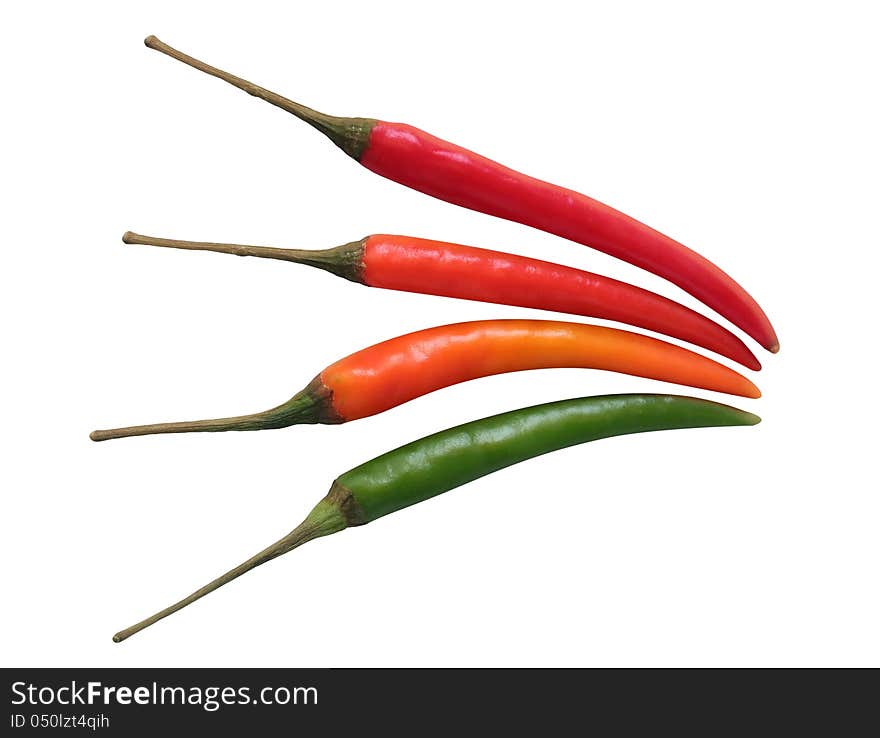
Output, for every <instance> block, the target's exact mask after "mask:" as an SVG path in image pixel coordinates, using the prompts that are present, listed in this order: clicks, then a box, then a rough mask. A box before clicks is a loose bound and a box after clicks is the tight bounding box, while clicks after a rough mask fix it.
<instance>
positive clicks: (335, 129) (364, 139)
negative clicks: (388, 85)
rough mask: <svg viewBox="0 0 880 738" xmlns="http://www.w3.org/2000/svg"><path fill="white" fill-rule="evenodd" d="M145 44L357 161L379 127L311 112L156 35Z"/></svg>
mask: <svg viewBox="0 0 880 738" xmlns="http://www.w3.org/2000/svg"><path fill="white" fill-rule="evenodd" d="M144 44H145V45H146V46H148V47H149V48H151V49H154V50H156V51H161V52H162V53H163V54H166V55H167V56H170V57H171V58H172V59H177V61H180V62H183V63H184V64H188V65H189V66H191V67H192V68H193V69H198V70H199V71H200V72H204V73H205V74H210V75H211V76H212V77H217V79H221V80H223V81H224V82H228V83H229V84H231V85H232V86H233V87H237V88H238V89H240V90H244V91H245V92H246V93H247V94H248V95H253V96H254V97H258V98H260V99H261V100H265V101H266V102H267V103H270V104H272V105H275V106H276V107H279V108H281V109H282V110H286V111H287V112H288V113H291V114H293V115H295V116H296V117H297V118H299V119H300V120H302V121H305V122H306V123H308V124H309V125H310V126H312V127H313V128H315V129H317V130H319V131H320V132H321V133H323V134H324V135H325V136H327V138H329V139H330V140H331V141H332V142H333V143H335V144H336V145H337V146H338V147H339V148H340V149H342V150H343V151H344V152H345V153H346V154H348V155H349V156H351V157H353V158H355V159H357V160H360V158H361V155H362V154H363V152H364V150H365V149H366V148H367V145H368V144H369V142H370V132H371V131H372V130H373V126H375V125H376V121H375V120H373V119H372V118H343V117H339V116H337V115H327V114H326V113H320V112H318V111H317V110H312V108H307V107H306V106H305V105H300V104H299V103H298V102H294V101H293V100H288V99H287V98H286V97H283V96H281V95H279V94H277V93H275V92H272V91H271V90H267V89H265V88H264V87H260V86H259V85H255V84H254V83H253V82H248V81H247V80H246V79H242V78H241V77H236V76H235V75H234V74H229V72H224V71H223V70H222V69H217V67H212V66H211V65H210V64H205V62H203V61H199V60H198V59H195V58H193V57H191V56H188V55H187V54H184V53H182V52H180V51H178V50H177V49H174V48H172V47H170V46H169V45H168V44H165V43H163V42H162V41H160V40H159V39H158V38H156V37H155V36H147V37H146V38H145V39H144Z"/></svg>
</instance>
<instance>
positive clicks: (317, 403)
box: [89, 379, 340, 441]
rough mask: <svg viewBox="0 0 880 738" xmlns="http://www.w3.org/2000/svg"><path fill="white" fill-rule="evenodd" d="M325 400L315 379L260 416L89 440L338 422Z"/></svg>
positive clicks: (103, 433)
mask: <svg viewBox="0 0 880 738" xmlns="http://www.w3.org/2000/svg"><path fill="white" fill-rule="evenodd" d="M328 397H329V391H328V390H327V389H326V388H324V387H323V385H321V383H320V380H318V379H316V380H313V381H312V382H311V383H310V384H309V386H308V387H306V388H305V389H304V390H302V391H301V392H298V393H297V394H295V395H294V396H293V397H291V398H290V399H289V400H288V401H287V402H285V403H283V404H281V405H278V407H273V408H272V409H270V410H264V411H263V412H261V413H252V414H250V415H236V416H232V417H229V418H212V419H210V420H184V421H180V422H176V423H154V424H151V425H133V426H128V427H126V428H111V429H109V430H96V431H92V432H91V433H90V434H89V438H91V439H92V440H93V441H109V440H111V439H113V438H128V437H130V436H150V435H154V434H159V433H197V432H208V433H210V432H220V431H233V430H234V431H252V430H264V429H267V428H286V427H288V426H291V425H300V424H307V423H311V424H314V423H334V422H337V423H338V422H340V421H339V420H338V419H335V418H334V417H332V416H331V415H330V414H328V411H327V410H326V406H327V399H328Z"/></svg>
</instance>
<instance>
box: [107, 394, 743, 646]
mask: <svg viewBox="0 0 880 738" xmlns="http://www.w3.org/2000/svg"><path fill="white" fill-rule="evenodd" d="M759 422H760V418H759V417H758V416H756V415H752V414H751V413H747V412H744V411H742V410H737V409H736V408H733V407H730V406H728V405H721V404H719V403H717V402H710V401H709V400H699V399H696V398H693V397H678V396H675V395H604V396H599V397H582V398H578V399H574V400H562V401H560V402H551V403H548V404H546V405H536V406H534V407H527V408H523V409H520V410H513V411H512V412H507V413H502V414H501V415H494V416H492V417H490V418H483V419H482V420H475V421H473V422H470V423H465V424H464V425H459V426H457V427H455V428H449V429H448V430H444V431H441V432H440V433H435V434H434V435H431V436H427V437H426V438H422V439H420V440H418V441H414V442H412V443H409V444H407V445H406V446H401V447H400V448H397V449H395V450H394V451H389V452H388V453H386V454H383V455H382V456H379V457H377V458H375V459H373V460H371V461H368V462H366V463H365V464H361V465H360V466H358V467H355V468H354V469H352V470H351V471H348V472H346V473H345V474H343V475H342V476H340V477H338V478H337V479H336V481H335V482H333V485H332V486H331V488H330V491H329V492H328V493H327V496H326V497H324V499H323V500H321V501H320V502H319V503H318V504H317V505H316V506H315V507H314V509H313V510H312V511H311V512H310V513H309V515H308V517H306V519H305V520H304V521H303V522H302V523H301V524H300V525H299V526H297V527H296V528H295V529H294V530H293V531H291V532H290V533H289V534H288V535H286V536H285V537H284V538H282V539H281V540H279V541H277V542H276V543H274V544H272V545H271V546H269V547H268V548H266V549H264V550H263V551H261V552H260V553H258V554H257V555H256V556H254V557H252V558H250V559H248V560H247V561H245V562H244V563H243V564H240V565H239V566H237V567H235V568H234V569H232V570H231V571H229V572H227V573H226V574H224V575H223V576H221V577H219V578H218V579H215V580H214V581H213V582H211V583H210V584H207V585H206V586H204V587H202V588H201V589H199V590H197V591H196V592H193V593H192V594H191V595H190V596H189V597H186V598H185V599H183V600H181V601H180V602H178V603H176V604H174V605H171V606H170V607H168V608H166V609H165V610H162V611H161V612H158V613H156V614H155V615H153V616H151V617H149V618H147V619H146V620H142V621H141V622H140V623H137V624H136V625H133V626H131V627H130V628H127V629H126V630H123V631H120V632H119V633H117V634H116V635H115V636H113V640H114V641H116V642H117V643H118V642H119V641H122V640H125V639H126V638H128V637H129V636H131V635H134V634H135V633H137V632H138V631H140V630H143V629H144V628H146V627H147V626H149V625H152V624H153V623H155V622H156V621H158V620H161V619H162V618H164V617H167V616H168V615H171V614H172V613H174V612H177V611H178V610H180V609H181V608H183V607H186V606H187V605H189V604H190V603H192V602H195V601H196V600H197V599H199V598H201V597H204V596H205V595H206V594H208V593H209V592H212V591H213V590H215V589H217V588H218V587H222V586H223V585H224V584H226V583H227V582H230V581H232V580H233V579H235V578H236V577H239V576H241V575H242V574H244V573H245V572H247V571H249V570H251V569H253V568H254V567H256V566H259V565H260V564H264V563H265V562H267V561H270V560H271V559H274V558H276V557H277V556H280V555H281V554H284V553H287V552H288V551H291V550H293V549H294V548H296V547H298V546H301V545H302V544H303V543H306V542H308V541H311V540H313V539H315V538H320V537H322V536H326V535H330V534H331V533H337V532H339V531H341V530H343V529H345V528H347V527H349V526H352V525H363V524H364V523H369V522H371V521H373V520H376V519H377V518H380V517H382V516H383V515H387V514H388V513H392V512H395V511H396V510H400V509H402V508H404V507H408V506H409V505H414V504H415V503H417V502H421V501H422V500H427V499H429V498H431V497H434V496H435V495H439V494H440V493H442V492H447V491H448V490H451V489H454V488H455V487H459V486H461V485H463V484H466V483H467V482H470V481H472V480H474V479H478V478H479V477H482V476H485V475H486V474H491V473H492V472H494V471H498V470H499V469H503V468H505V467H507V466H511V465H513V464H518V463H519V462H520V461H525V460H526V459H531V458H534V457H535V456H540V455H542V454H546V453H549V452H550V451H557V450H559V449H562V448H567V447H568V446H575V445H577V444H580V443H586V442H587V441H595V440H598V439H600V438H610V437H612V436H622V435H627V434H629V433H644V432H647V431H657V430H673V429H677V428H706V427H712V426H727V425H755V424H756V423H759Z"/></svg>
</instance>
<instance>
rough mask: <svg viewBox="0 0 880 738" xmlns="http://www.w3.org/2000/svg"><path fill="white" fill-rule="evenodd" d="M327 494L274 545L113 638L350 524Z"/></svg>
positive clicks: (145, 625) (118, 639)
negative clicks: (301, 520)
mask: <svg viewBox="0 0 880 738" xmlns="http://www.w3.org/2000/svg"><path fill="white" fill-rule="evenodd" d="M331 494H332V493H331ZM328 498H330V495H328V497H326V498H324V499H323V500H321V502H319V503H318V504H317V505H316V506H315V508H314V509H313V510H312V512H310V513H309V515H308V517H307V518H306V519H305V520H304V521H303V522H302V523H300V524H299V525H298V526H297V527H296V528H294V529H293V530H292V531H290V533H288V534H287V535H286V536H284V537H283V538H281V539H279V540H277V541H276V542H275V543H273V544H272V545H271V546H269V547H267V548H264V549H263V550H262V551H260V553H258V554H256V555H255V556H252V557H251V558H249V559H248V560H247V561H245V562H243V563H241V564H239V565H238V566H236V567H235V568H233V569H230V570H229V571H228V572H226V573H225V574H223V575H222V576H220V577H217V579H215V580H214V581H212V582H210V583H208V584H206V585H205V586H204V587H201V588H200V589H197V590H196V591H195V592H193V593H192V594H191V595H189V596H188V597H184V598H183V599H182V600H180V601H179V602H175V603H174V604H173V605H171V606H170V607H166V608H165V609H164V610H160V611H159V612H157V613H156V614H155V615H151V616H150V617H148V618H146V619H145V620H141V621H140V622H139V623H135V624H134V625H132V626H130V627H128V628H126V629H125V630H120V631H119V632H118V633H117V634H116V635H114V636H113V642H114V643H119V642H121V641H124V640H125V639H126V638H129V637H130V636H133V635H134V634H135V633H138V632H140V631H142V630H143V629H144V628H148V627H149V626H151V625H152V624H153V623H156V622H158V621H159V620H162V619H163V618H167V617H168V616H169V615H172V614H173V613H175V612H177V611H178V610H182V609H183V608H184V607H186V606H187V605H191V604H192V603H193V602H195V601H196V600H199V599H201V598H202V597H204V596H205V595H206V594H210V593H211V592H213V591H214V590H215V589H219V588H220V587H222V586H223V585H224V584H228V583H229V582H231V581H232V580H233V579H237V578H238V577H240V576H241V575H242V574H245V573H247V572H249V571H250V570H251V569H255V568H256V567H258V566H260V565H261V564H265V563H266V562H267V561H271V560H272V559H274V558H277V557H278V556H281V555H282V554H286V553H287V552H288V551H293V549H295V548H298V547H299V546H302V545H303V544H304V543H308V542H309V541H313V540H315V539H316V538H321V537H323V536H329V535H331V534H332V533H337V532H339V531H340V530H343V529H344V528H346V527H348V525H349V522H348V521H347V520H346V517H345V515H344V513H343V512H342V510H341V509H340V507H339V506H338V505H337V504H336V503H335V502H334V501H332V500H331V499H328Z"/></svg>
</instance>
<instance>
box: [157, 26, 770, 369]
mask: <svg viewBox="0 0 880 738" xmlns="http://www.w3.org/2000/svg"><path fill="white" fill-rule="evenodd" d="M145 43H146V45H147V46H149V47H150V48H152V49H156V50H158V51H161V52H163V53H165V54H167V55H169V56H171V57H173V58H175V59H178V60H179V61H182V62H184V63H185V64H188V65H190V66H192V67H194V68H196V69H199V70H200V71H203V72H206V73H207V74H211V75H213V76H215V77H218V78H219V79H222V80H224V81H226V82H228V83H230V84H232V85H234V86H236V87H238V88H239V89H242V90H244V91H245V92H247V93H249V94H251V95H255V96H256V97H259V98H261V99H263V100H266V101H267V102H270V103H272V104H273V105H276V106H278V107H280V108H282V109H284V110H286V111H288V112H289V113H292V114H293V115H295V116H297V117H298V118H300V119H301V120H304V121H305V122H307V123H309V124H310V125H312V126H314V127H315V128H317V129H318V130H319V131H321V132H322V133H324V134H325V135H326V136H327V137H328V138H330V140H332V141H333V142H334V143H335V144H336V145H337V146H339V147H340V148H341V149H342V150H343V151H345V152H346V153H347V154H349V155H350V156H352V157H353V158H354V159H356V160H357V161H359V162H360V163H361V164H363V165H364V166H365V167H367V168H368V169H370V170H371V171H373V172H376V173H377V174H381V175H382V176H383V177H387V178H388V179H391V180H394V181H395V182H399V183H400V184H404V185H406V186H407V187H411V188H413V189H415V190H418V191H420V192H424V193H426V194H428V195H432V196H434V197H437V198H440V199H441V200H445V201H447V202H451V203H454V204H456V205H461V206H462V207H466V208H470V209H471V210H477V211H479V212H482V213H487V214H489V215H494V216H497V217H499V218H505V219H507V220H512V221H515V222H517V223H523V224H524V225H528V226H532V227H533V228H539V229H541V230H543V231H546V232H548V233H553V234H555V235H557V236H561V237H562V238H567V239H570V240H572V241H576V242H578V243H582V244H585V245H587V246H592V247H593V248H595V249H598V250H600V251H604V252H605V253H607V254H610V255H612V256H615V257H617V258H619V259H623V260H624V261H627V262H629V263H630V264H635V265H636V266H639V267H641V268H643V269H647V270H648V271H650V272H653V273H654V274H657V275H658V276H661V277H663V278H664V279H667V280H669V281H670V282H672V283H674V284H676V285H678V286H679V287H681V288H682V289H683V290H685V291H687V292H689V293H690V294H691V295H693V296H694V297H696V298H697V299H698V300H700V301H701V302H703V303H704V304H706V305H708V306H709V307H710V308H712V309H713V310H715V311H717V312H718V313H720V314H721V315H723V316H724V317H725V318H727V319H728V320H730V321H731V322H732V323H733V324H735V325H737V326H738V327H739V328H741V329H742V330H743V331H745V332H746V333H747V334H749V335H750V336H751V337H752V338H754V339H755V340H756V341H758V343H760V344H761V345H762V346H764V347H765V348H766V349H767V350H769V351H772V352H774V353H775V352H776V351H778V350H779V341H778V339H777V337H776V333H775V331H774V330H773V326H772V325H771V324H770V321H769V320H768V318H767V316H766V315H765V314H764V311H763V310H762V309H761V307H760V306H759V305H758V303H757V302H755V300H754V299H753V298H752V297H751V295H749V294H748V292H746V291H745V290H744V289H743V288H742V287H741V286H740V285H739V284H738V283H737V282H735V281H734V280H733V279H732V278H731V277H730V276H728V275H727V274H726V273H725V272H723V271H722V270H721V269H719V268H718V267H717V266H715V265H714V264H713V263H712V262H711V261H709V260H708V259H706V258H705V257H703V256H700V255H699V254H698V253H696V252H695V251H692V250H691V249H689V248H687V247H686V246H684V245H682V244H680V243H678V242H677V241H675V240H673V239H671V238H669V237H668V236H665V235H663V234H662V233H659V232H658V231H655V230H654V229H653V228H650V227H648V226H646V225H645V224H643V223H640V222H639V221H637V220H635V219H633V218H631V217H629V216H628V215H624V214H623V213H621V212H620V211H618V210H615V209H614V208H611V207H609V206H608V205H605V204H603V203H601V202H599V201H597V200H594V199H592V198H590V197H587V196H586V195H582V194H580V193H578V192H575V191H573V190H569V189H566V188H564V187H559V186H557V185H553V184H550V183H548V182H543V181H541V180H538V179H534V178H533V177H528V176H526V175H524V174H521V173H520V172H516V171H514V170H512V169H509V168H507V167H505V166H502V165H501V164H498V163H497V162H494V161H492V160H491V159H487V158H485V157H483V156H480V155H479V154H475V153H474V152H472V151H468V150H467V149H464V148H462V147H460V146H456V145H455V144H452V143H449V142H448V141H443V140H442V139H439V138H436V137H435V136H432V135H430V134H428V133H425V132H424V131H421V130H419V129H418V128H414V127H412V126H409V125H405V124H403V123H388V122H385V121H378V120H374V119H371V118H342V117H338V116H332V115H326V114H324V113H319V112H317V111H315V110H312V109H311V108H307V107H305V106H304V105H300V104H299V103H296V102H293V101H292V100H288V99H287V98H284V97H282V96H280V95H277V94H276V93H274V92H271V91H269V90H266V89H264V88H262V87H259V86H257V85H255V84H253V83H251V82H248V81H247V80H243V79H241V78H239V77H235V76H233V75H231V74H229V73H228V72H224V71H222V70H220V69H217V68H215V67H211V66H209V65H207V64H205V63H204V62H201V61H199V60H198V59H194V58H192V57H190V56H187V55H186V54H183V53H181V52H179V51H177V50H176V49H173V48H171V47H170V46H168V45H166V44H164V43H162V42H161V41H159V40H158V39H157V38H156V37H155V36H150V37H148V38H147V39H146V40H145Z"/></svg>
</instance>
